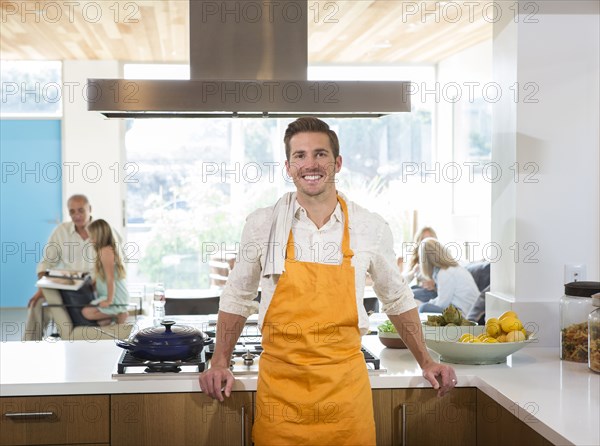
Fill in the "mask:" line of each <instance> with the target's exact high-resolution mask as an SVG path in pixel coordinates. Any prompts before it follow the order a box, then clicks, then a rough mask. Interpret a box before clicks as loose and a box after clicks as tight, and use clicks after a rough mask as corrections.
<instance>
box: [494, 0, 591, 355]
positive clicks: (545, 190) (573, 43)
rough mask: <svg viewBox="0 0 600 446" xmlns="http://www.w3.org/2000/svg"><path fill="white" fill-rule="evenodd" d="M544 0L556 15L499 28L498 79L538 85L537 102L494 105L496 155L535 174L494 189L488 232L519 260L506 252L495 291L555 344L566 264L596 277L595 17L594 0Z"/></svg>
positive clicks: (497, 304) (496, 42)
mask: <svg viewBox="0 0 600 446" xmlns="http://www.w3.org/2000/svg"><path fill="white" fill-rule="evenodd" d="M550 3H553V5H552V8H553V9H552V11H545V10H544V9H543V7H544V5H543V4H540V5H542V9H541V10H540V13H539V14H537V15H536V16H535V17H534V18H535V19H537V23H524V22H523V18H524V17H525V16H519V19H520V20H519V23H514V22H511V23H505V24H498V26H497V29H496V32H495V39H494V63H495V67H494V73H495V76H496V80H498V81H499V82H500V83H501V84H502V85H512V84H513V83H514V82H515V81H517V82H519V84H520V85H521V86H524V85H525V83H527V82H532V83H534V84H532V85H535V86H537V87H536V88H539V89H538V90H537V92H536V93H535V95H534V99H537V100H538V102H536V103H526V102H525V101H524V100H523V99H524V98H523V96H521V98H519V101H518V102H516V103H515V101H514V98H513V97H512V95H511V96H510V97H506V98H503V101H502V102H501V103H500V104H498V106H497V107H496V108H495V110H494V145H493V147H494V159H495V160H497V161H499V162H502V163H503V164H506V163H511V162H515V161H516V162H519V164H520V166H523V165H524V163H528V162H529V163H533V164H532V166H536V168H539V171H538V172H537V173H536V174H535V175H534V177H533V178H534V179H536V180H538V182H537V183H525V182H523V181H522V180H523V175H521V177H520V181H518V182H514V181H513V180H512V179H511V180H510V181H509V180H508V179H507V180H506V181H505V182H503V183H498V184H494V185H493V204H492V237H493V239H495V240H500V241H502V244H503V245H507V246H510V245H511V244H512V243H515V242H517V243H519V244H520V247H521V251H520V254H521V256H520V258H519V259H518V261H516V259H515V258H513V255H512V254H513V253H512V252H511V253H510V255H506V256H504V257H503V258H502V259H501V261H500V262H499V263H498V265H496V268H493V269H492V292H496V293H497V294H500V295H502V296H500V297H505V298H506V300H507V301H508V302H512V306H513V307H514V309H515V310H516V311H517V312H518V313H519V314H520V315H522V318H523V319H525V320H527V321H533V322H536V323H537V324H539V328H540V336H541V340H542V344H543V345H558V339H559V338H558V301H559V298H560V296H561V295H562V294H563V292H564V286H563V285H564V273H563V267H564V264H567V263H583V264H585V265H587V280H594V281H598V280H600V259H599V257H600V218H599V209H600V184H599V178H600V159H599V147H600V140H599V133H600V94H599V82H600V80H599V79H600V62H599V58H600V30H599V23H600V20H599V8H598V3H595V6H594V5H592V3H591V2H586V3H585V5H584V6H585V10H584V9H578V4H576V3H573V2H570V3H569V2H565V3H562V2H561V3H560V4H558V2H550ZM567 3H569V4H567ZM561 8H562V9H561ZM590 8H593V9H592V11H590ZM579 11H581V12H584V13H581V14H577V12H579ZM522 91H523V90H522ZM533 91H534V90H533V89H530V90H528V91H524V92H525V93H527V92H533ZM529 172H533V171H532V170H529ZM527 173H528V172H523V174H527ZM528 242H529V243H532V244H533V245H531V246H534V247H537V248H539V251H538V252H537V253H535V254H533V257H532V259H531V260H533V261H537V263H528V262H525V261H524V255H525V254H527V253H529V254H532V253H533V250H532V249H530V250H528V251H525V250H523V248H522V247H523V246H524V244H525V243H528ZM500 300H502V299H499V300H497V301H494V299H491V300H488V301H489V302H490V304H491V305H490V308H489V310H491V311H488V315H489V316H492V315H493V312H494V311H500V310H501V309H503V308H504V307H503V306H502V303H501V302H500Z"/></svg>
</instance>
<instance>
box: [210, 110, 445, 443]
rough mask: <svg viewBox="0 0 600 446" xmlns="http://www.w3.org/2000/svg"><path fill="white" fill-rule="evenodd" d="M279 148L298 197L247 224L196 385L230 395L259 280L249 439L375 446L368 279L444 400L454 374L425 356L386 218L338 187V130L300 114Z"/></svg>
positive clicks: (220, 395) (215, 395) (261, 212)
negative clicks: (234, 361) (366, 341)
mask: <svg viewBox="0 0 600 446" xmlns="http://www.w3.org/2000/svg"><path fill="white" fill-rule="evenodd" d="M284 143H285V148H286V157H287V161H286V169H287V172H288V174H289V175H290V177H291V178H292V179H293V181H294V184H295V186H296V192H295V193H288V194H286V195H284V196H283V197H282V198H281V199H280V200H279V201H278V202H277V203H276V204H275V206H272V207H269V208H265V209H259V210H257V211H255V212H254V213H252V214H251V215H250V216H249V217H248V219H247V222H246V226H245V227H244V231H243V234H242V240H241V245H240V255H239V256H238V259H237V262H236V266H235V267H234V268H233V270H232V272H231V274H230V276H229V280H228V281H227V284H226V286H225V289H224V291H223V293H222V295H221V301H220V308H219V318H218V323H217V324H218V325H217V343H216V346H215V352H214V355H213V357H212V361H211V366H210V368H209V369H208V370H207V371H206V372H204V373H203V374H201V375H200V386H201V388H202V390H203V391H204V392H206V393H207V394H208V395H210V396H211V397H213V398H216V399H218V400H219V401H223V400H224V395H225V396H226V397H227V396H229V395H230V394H231V389H232V386H233V382H234V377H233V374H232V373H231V371H230V370H229V359H230V357H231V353H232V350H233V348H234V346H235V343H236V341H237V339H238V337H239V336H240V334H241V331H242V329H243V326H244V322H245V321H246V318H247V317H248V316H250V315H251V314H253V313H255V312H256V309H257V308H256V306H257V304H256V302H255V301H254V297H255V296H256V292H257V288H258V286H259V285H260V286H261V288H262V293H261V301H260V305H259V306H258V314H259V319H258V322H259V327H260V329H261V333H262V347H263V352H262V354H261V356H260V366H259V375H258V383H257V393H256V415H255V423H254V427H253V440H254V442H255V444H257V445H267V444H273V445H287V444H289V445H298V444H311V445H317V444H318V445H330V444H336V445H341V444H353V445H354V444H360V445H374V444H375V424H374V420H373V411H372V408H373V404H372V400H371V387H370V383H369V377H368V373H367V369H366V367H365V363H364V357H363V354H362V353H361V335H364V334H366V333H367V332H368V328H369V321H368V316H367V313H366V311H365V308H364V305H363V296H364V286H365V277H366V273H367V272H369V273H370V274H371V277H372V278H373V281H374V289H375V292H376V293H377V296H378V298H379V299H380V301H381V302H382V310H383V311H384V312H385V313H387V315H388V317H389V318H390V320H391V321H392V323H393V324H394V325H395V326H396V328H397V330H398V332H399V333H400V334H401V336H402V338H403V339H404V341H405V343H406V344H407V346H408V347H409V349H410V351H411V352H412V353H413V355H414V356H415V358H416V359H417V361H418V362H419V364H420V366H421V368H422V370H423V376H424V377H425V378H426V379H427V380H428V381H429V382H430V383H431V384H432V386H433V387H434V388H436V389H439V394H440V395H443V394H445V393H446V392H448V391H449V390H450V389H451V388H452V387H454V385H455V384H456V375H455V374H454V370H453V369H452V368H451V367H449V366H447V365H440V364H438V363H436V362H435V361H433V360H432V359H431V357H430V356H429V354H428V352H427V349H426V347H425V344H424V342H423V339H422V333H421V328H420V321H419V316H418V313H417V310H416V304H415V302H414V299H413V296H412V292H411V291H410V288H409V287H408V286H407V284H406V283H405V281H404V280H403V279H402V277H401V276H400V272H399V270H398V268H397V266H396V257H395V255H394V252H393V249H392V246H393V240H392V234H391V231H390V229H389V227H388V225H387V223H386V222H385V221H384V220H383V219H382V218H381V217H380V216H378V215H377V214H373V213H371V212H369V211H367V210H366V209H363V208H361V207H360V206H358V205H356V204H354V203H352V202H351V201H349V200H348V199H347V198H345V197H344V196H343V195H342V194H340V193H338V191H337V190H336V187H335V175H336V174H337V173H338V172H339V171H340V169H341V167H342V157H341V156H340V155H339V142H338V138H337V135H336V134H335V132H333V131H332V130H330V128H329V126H328V125H327V124H326V123H325V122H323V121H321V120H319V119H316V118H310V117H304V118H299V119H297V120H296V121H294V122H292V123H291V124H290V125H289V126H288V128H287V130H286V133H285V137H284ZM266 228H270V230H269V231H268V230H265V229H266Z"/></svg>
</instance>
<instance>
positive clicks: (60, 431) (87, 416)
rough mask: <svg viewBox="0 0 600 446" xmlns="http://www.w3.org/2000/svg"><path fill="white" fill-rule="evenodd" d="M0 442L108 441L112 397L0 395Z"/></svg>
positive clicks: (19, 443) (98, 442)
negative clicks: (11, 396) (110, 399)
mask: <svg viewBox="0 0 600 446" xmlns="http://www.w3.org/2000/svg"><path fill="white" fill-rule="evenodd" d="M0 406H1V414H2V416H1V418H0V445H3V446H4V445H45V444H53V445H57V444H64V445H67V444H84V443H95V444H102V443H104V444H108V443H109V442H110V428H109V421H110V417H109V397H108V396H106V395H100V396H49V397H14V398H10V397H7V398H0Z"/></svg>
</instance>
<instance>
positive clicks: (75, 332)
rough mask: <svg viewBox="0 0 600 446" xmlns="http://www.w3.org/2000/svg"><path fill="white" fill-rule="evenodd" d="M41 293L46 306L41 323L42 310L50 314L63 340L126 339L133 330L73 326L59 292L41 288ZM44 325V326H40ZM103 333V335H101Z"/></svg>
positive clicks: (121, 326)
mask: <svg viewBox="0 0 600 446" xmlns="http://www.w3.org/2000/svg"><path fill="white" fill-rule="evenodd" d="M41 290H42V293H43V294H44V297H45V298H46V302H47V304H46V305H45V308H42V323H43V322H44V319H45V318H44V310H45V309H47V310H48V312H49V313H50V315H51V317H52V319H53V321H54V325H55V326H56V329H57V331H58V335H59V336H60V338H61V339H63V340H70V341H73V340H84V341H98V340H101V339H114V338H118V339H127V338H128V337H129V335H130V334H131V330H132V329H133V324H131V323H125V324H115V325H106V326H104V327H97V326H74V325H73V321H72V319H71V316H70V315H69V313H68V311H67V306H66V305H65V304H64V303H63V299H62V297H61V295H60V291H59V290H56V289H53V288H42V289H41ZM42 325H44V324H42ZM103 332H104V333H103Z"/></svg>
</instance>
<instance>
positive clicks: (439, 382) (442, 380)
mask: <svg viewBox="0 0 600 446" xmlns="http://www.w3.org/2000/svg"><path fill="white" fill-rule="evenodd" d="M422 369H423V377H424V378H425V379H426V380H427V381H429V382H430V383H431V385H432V387H433V388H434V389H435V390H437V391H438V396H439V397H442V396H444V395H446V394H447V393H448V392H449V391H450V390H452V389H453V388H454V387H455V386H456V382H457V380H456V373H454V369H453V368H452V367H450V366H449V365H445V364H440V363H437V362H434V361H432V362H431V363H429V364H428V365H426V366H425V367H422Z"/></svg>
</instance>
